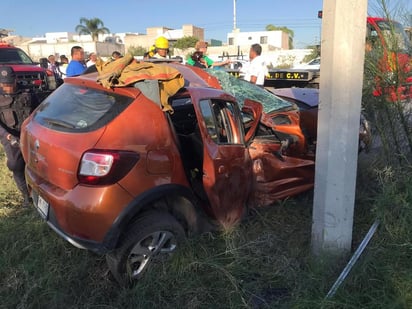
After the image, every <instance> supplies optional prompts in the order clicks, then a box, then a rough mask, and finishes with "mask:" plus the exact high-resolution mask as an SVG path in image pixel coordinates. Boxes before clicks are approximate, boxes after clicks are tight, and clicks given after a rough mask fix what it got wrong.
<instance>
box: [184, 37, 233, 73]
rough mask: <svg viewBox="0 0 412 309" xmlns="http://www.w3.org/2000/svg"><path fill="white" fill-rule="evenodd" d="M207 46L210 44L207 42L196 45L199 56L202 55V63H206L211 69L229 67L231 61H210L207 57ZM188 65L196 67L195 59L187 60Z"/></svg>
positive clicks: (198, 42) (199, 42)
mask: <svg viewBox="0 0 412 309" xmlns="http://www.w3.org/2000/svg"><path fill="white" fill-rule="evenodd" d="M207 46H208V43H207V42H205V41H197V42H196V45H195V49H196V52H195V53H197V54H199V53H201V55H202V57H201V59H202V60H203V61H202V63H205V65H206V67H208V68H210V67H221V66H224V65H227V64H229V63H230V60H229V59H227V60H225V61H221V62H215V61H213V60H212V59H210V58H209V57H208V56H206V52H207ZM186 63H187V64H188V65H195V63H196V61H194V60H193V58H192V57H191V58H189V59H187V62H186Z"/></svg>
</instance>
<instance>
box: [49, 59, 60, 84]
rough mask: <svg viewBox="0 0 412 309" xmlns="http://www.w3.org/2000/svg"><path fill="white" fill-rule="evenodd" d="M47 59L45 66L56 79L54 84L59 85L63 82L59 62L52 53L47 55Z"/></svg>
mask: <svg viewBox="0 0 412 309" xmlns="http://www.w3.org/2000/svg"><path fill="white" fill-rule="evenodd" d="M47 60H48V61H49V63H48V66H47V68H48V69H49V70H50V71H52V72H53V74H54V78H55V79H56V84H57V85H61V84H62V83H63V79H62V74H61V72H60V70H59V65H60V64H59V63H58V62H57V61H56V57H55V56H54V55H50V56H49V57H47Z"/></svg>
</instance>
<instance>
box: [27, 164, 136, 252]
mask: <svg viewBox="0 0 412 309" xmlns="http://www.w3.org/2000/svg"><path fill="white" fill-rule="evenodd" d="M26 182H27V185H28V188H29V192H30V194H31V196H32V198H33V204H34V206H35V207H36V209H37V210H38V212H39V214H40V215H41V217H42V218H43V219H44V220H45V221H46V222H47V224H48V225H49V226H50V227H51V228H52V229H53V230H54V231H55V232H56V233H57V234H58V235H60V236H61V237H62V238H63V239H65V240H66V241H68V242H69V243H71V244H72V245H74V246H76V247H78V248H82V249H87V250H90V251H93V252H96V253H105V252H107V251H108V250H110V248H112V247H113V245H114V244H115V242H116V240H117V239H116V238H113V237H114V236H113V235H112V233H113V224H114V222H115V220H116V218H117V216H118V214H119V213H121V211H122V210H123V208H125V207H127V205H128V204H129V203H130V202H131V200H132V197H131V196H130V195H129V194H128V193H127V192H126V191H125V190H124V189H123V188H122V187H121V186H119V185H118V184H113V185H109V186H105V187H104V186H103V187H90V186H82V185H76V186H75V187H73V188H72V189H70V190H64V189H62V188H59V187H56V186H55V185H53V184H51V183H48V182H47V181H45V180H44V179H41V178H39V177H38V176H37V175H36V173H34V172H33V171H31V170H30V168H28V167H27V166H26ZM114 232H116V231H114Z"/></svg>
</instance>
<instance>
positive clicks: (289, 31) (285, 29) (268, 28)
mask: <svg viewBox="0 0 412 309" xmlns="http://www.w3.org/2000/svg"><path fill="white" fill-rule="evenodd" d="M265 29H266V31H283V32H286V33H287V34H288V35H289V49H293V37H294V36H295V32H294V31H293V30H292V29H289V28H288V27H285V26H282V27H278V26H275V25H272V24H269V25H267V26H266V28H265Z"/></svg>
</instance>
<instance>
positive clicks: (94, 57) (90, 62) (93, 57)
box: [86, 52, 97, 67]
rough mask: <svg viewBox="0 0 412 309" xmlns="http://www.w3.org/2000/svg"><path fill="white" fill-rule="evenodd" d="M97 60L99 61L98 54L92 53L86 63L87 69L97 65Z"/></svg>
mask: <svg viewBox="0 0 412 309" xmlns="http://www.w3.org/2000/svg"><path fill="white" fill-rule="evenodd" d="M96 60H97V55H96V53H93V52H92V53H90V54H89V60H88V61H87V62H86V66H87V67H90V66H92V65H94V64H96Z"/></svg>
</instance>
